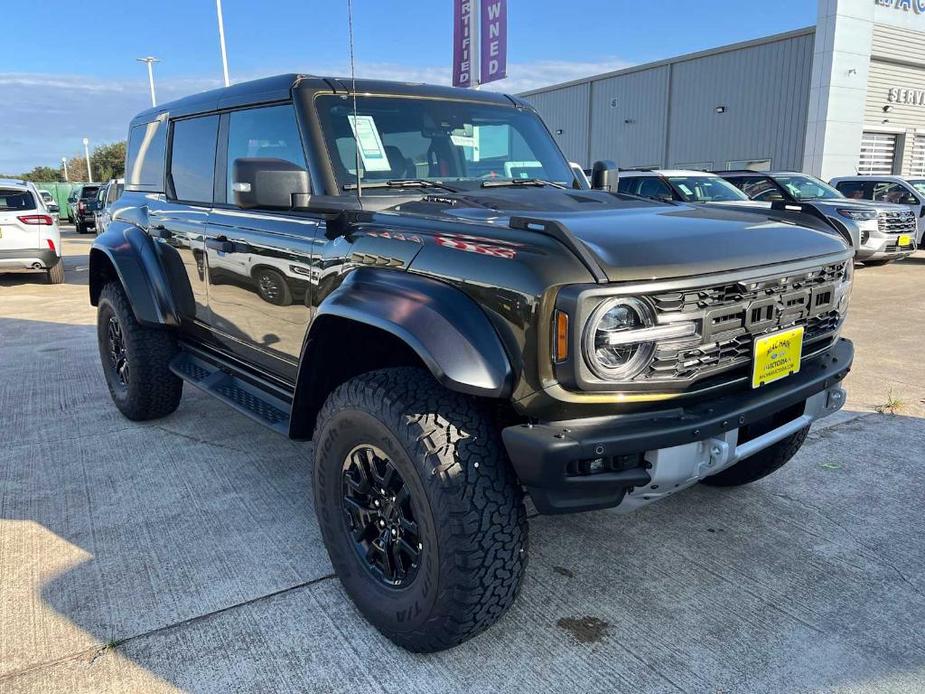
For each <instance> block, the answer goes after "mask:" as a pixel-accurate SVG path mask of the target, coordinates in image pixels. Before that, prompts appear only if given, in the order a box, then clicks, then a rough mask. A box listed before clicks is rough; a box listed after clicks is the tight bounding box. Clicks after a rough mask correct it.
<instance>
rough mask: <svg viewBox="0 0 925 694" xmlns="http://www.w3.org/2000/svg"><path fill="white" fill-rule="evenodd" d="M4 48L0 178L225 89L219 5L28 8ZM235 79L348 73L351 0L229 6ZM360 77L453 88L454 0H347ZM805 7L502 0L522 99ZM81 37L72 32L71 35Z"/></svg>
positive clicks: (754, 27)
mask: <svg viewBox="0 0 925 694" xmlns="http://www.w3.org/2000/svg"><path fill="white" fill-rule="evenodd" d="M27 4H28V5H29V7H30V10H29V12H27V13H26V15H20V16H28V17H29V21H28V22H25V23H23V24H22V25H18V26H15V27H14V26H12V25H11V24H10V23H9V22H7V23H6V26H5V28H6V31H4V33H3V38H2V40H0V103H2V104H3V105H2V107H0V172H4V173H17V172H20V171H23V170H28V169H31V168H32V167H33V166H35V165H38V164H47V165H55V164H56V163H58V162H60V159H61V157H62V156H70V155H73V154H76V153H77V152H79V151H80V149H81V145H80V139H81V138H82V137H83V136H87V137H89V138H90V139H91V141H92V142H93V143H96V144H99V143H103V142H112V141H115V140H119V139H123V138H124V137H125V132H126V129H127V124H128V120H129V119H130V118H131V116H132V115H133V114H134V113H136V112H137V111H139V110H141V109H143V108H145V107H146V106H147V105H148V103H149V102H148V93H147V79H146V73H145V72H144V66H143V65H142V64H140V63H136V62H135V60H134V59H135V58H136V57H138V56H143V55H149V54H153V55H156V56H158V57H160V58H161V59H162V61H163V62H161V63H159V64H158V65H156V67H155V71H156V73H155V79H156V83H157V90H158V100H159V101H161V102H163V101H167V100H168V99H172V98H176V97H179V96H182V95H184V94H189V93H192V92H196V91H200V90H202V89H208V88H211V87H214V86H220V80H221V59H220V55H219V50H218V32H217V28H216V21H215V3H214V1H213V0H160V1H158V0H154V1H151V0H148V1H147V2H141V1H140V0H122V1H121V2H113V3H102V4H99V3H89V4H87V3H82V2H74V1H73V0H68V1H66V2H65V1H58V0H33V2H31V3H27ZM223 5H224V13H225V35H226V43H227V46H228V56H229V67H230V72H231V79H232V81H241V80H244V79H249V78H253V77H259V76H265V75H269V74H274V73H279V72H289V71H295V72H299V71H301V72H314V73H316V74H330V73H335V74H344V73H346V71H347V65H348V63H347V48H346V40H347V38H346V37H347V22H346V0H326V1H325V2H320V1H318V0H223ZM353 5H354V16H355V34H356V53H357V63H358V74H360V75H365V76H369V77H381V78H389V77H393V78H396V79H417V80H424V81H430V82H438V83H447V82H448V80H449V63H450V58H451V51H452V48H451V14H452V3H451V0H417V1H412V0H354V2H353ZM815 18H816V3H814V2H812V1H811V0H773V1H770V0H698V1H697V2H678V1H676V0H663V1H661V2H640V1H639V0H583V1H581V2H578V1H576V0H570V1H568V0H567V1H563V0H509V18H508V24H509V32H510V37H509V56H508V75H509V79H507V80H504V81H503V82H499V83H497V84H496V85H494V88H497V89H502V90H504V91H510V92H517V91H522V90H524V89H530V88H534V87H537V86H542V85H545V84H552V83H556V82H562V81H565V80H569V79H574V78H576V77H581V76H585V75H590V74H595V73H597V72H603V71H606V70H612V69H616V68H619V67H625V66H628V65H633V64H639V63H644V62H648V61H651V60H658V59H661V58H667V57H671V56H674V55H679V54H682V53H688V52H692V51H697V50H702V49H706V48H712V47H715V46H720V45H723V44H726V43H733V42H736V41H744V40H747V39H751V38H757V37H760V36H766V35H768V34H773V33H777V32H781V31H788V30H791V29H796V28H799V27H804V26H809V25H811V24H813V23H815ZM75 37H76V38H75Z"/></svg>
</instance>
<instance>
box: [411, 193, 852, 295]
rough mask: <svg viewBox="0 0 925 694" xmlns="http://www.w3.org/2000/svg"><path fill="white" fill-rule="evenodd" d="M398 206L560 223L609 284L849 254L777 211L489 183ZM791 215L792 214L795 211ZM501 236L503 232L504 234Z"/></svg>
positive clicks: (822, 232)
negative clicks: (485, 186)
mask: <svg viewBox="0 0 925 694" xmlns="http://www.w3.org/2000/svg"><path fill="white" fill-rule="evenodd" d="M393 210H395V211H398V212H401V213H402V214H415V215H423V216H427V217H431V218H433V217H439V218H442V219H444V220H446V219H456V220H467V221H472V222H479V223H481V224H484V225H489V226H491V227H495V228H497V229H498V230H499V232H500V231H501V230H502V229H504V228H507V227H508V226H509V224H510V219H511V217H529V218H533V219H538V220H552V221H556V222H559V223H561V224H563V225H565V226H566V227H568V229H569V230H570V231H571V232H572V233H573V234H574V235H575V236H576V237H578V239H580V240H581V241H582V242H583V243H584V244H585V246H587V248H588V249H589V250H590V251H591V253H593V254H594V256H595V257H596V258H597V261H598V263H599V264H600V266H601V268H602V269H603V270H604V272H605V273H606V274H607V276H608V278H609V279H610V281H612V282H619V281H635V280H652V279H666V278H672V277H683V276H694V275H704V274H709V273H714V272H724V271H729V270H738V269H742V268H751V267H760V266H766V265H776V264H780V263H786V262H791V261H796V260H805V259H808V258H814V257H820V256H827V255H831V254H834V253H844V252H845V251H846V250H847V246H846V244H845V243H844V241H842V240H841V237H840V235H839V234H838V233H837V232H836V231H835V230H833V229H830V228H829V227H827V226H824V225H823V224H822V222H816V221H815V220H813V219H811V218H808V217H805V218H804V219H805V220H806V224H816V225H818V226H816V227H810V226H800V225H797V224H795V223H793V222H792V221H790V220H789V219H788V214H786V213H780V212H776V211H773V210H766V209H757V208H756V209H755V210H754V211H749V210H745V209H733V208H728V209H727V208H723V207H719V206H708V205H684V204H665V203H659V202H654V201H649V200H643V199H640V198H635V197H630V196H623V195H617V194H612V193H604V192H600V191H587V190H558V189H552V188H491V189H484V190H480V191H474V192H471V193H469V192H466V193H458V194H456V193H454V194H443V193H441V194H439V195H428V196H425V197H424V198H423V199H421V200H415V201H410V202H405V203H403V204H401V205H398V206H397V207H395V208H393ZM790 219H792V217H790ZM498 237H499V238H503V236H501V235H500V234H499V236H498Z"/></svg>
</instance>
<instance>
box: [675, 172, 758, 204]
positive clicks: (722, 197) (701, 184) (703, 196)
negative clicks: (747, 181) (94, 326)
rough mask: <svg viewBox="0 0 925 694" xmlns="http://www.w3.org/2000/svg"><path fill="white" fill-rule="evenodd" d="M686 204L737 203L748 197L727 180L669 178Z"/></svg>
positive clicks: (710, 177)
mask: <svg viewBox="0 0 925 694" xmlns="http://www.w3.org/2000/svg"><path fill="white" fill-rule="evenodd" d="M668 180H669V182H670V183H671V185H672V186H674V189H675V190H676V191H677V192H678V195H680V196H681V199H682V200H684V202H734V201H735V202H737V201H741V200H748V196H747V195H746V194H745V193H743V192H742V191H741V190H739V189H738V188H736V187H735V186H734V185H732V184H731V183H729V182H728V181H726V180H723V179H722V178H719V177H715V178H714V177H713V176H669V177H668Z"/></svg>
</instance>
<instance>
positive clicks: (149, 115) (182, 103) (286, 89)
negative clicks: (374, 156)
mask: <svg viewBox="0 0 925 694" xmlns="http://www.w3.org/2000/svg"><path fill="white" fill-rule="evenodd" d="M351 83H352V81H351V79H350V78H349V77H318V76H315V75H303V74H298V73H287V74H283V75H274V76H272V77H264V78H261V79H257V80H251V81H249V82H240V83H238V84H233V85H231V86H230V87H220V88H218V89H211V90H209V91H205V92H200V93H198V94H191V95H190V96H186V97H183V98H181V99H176V100H174V101H170V102H167V103H164V104H159V105H158V106H155V107H152V108H149V109H146V110H145V111H142V112H141V113H139V114H138V115H136V116H135V117H134V118H133V119H132V125H136V124H138V123H149V122H151V121H153V120H154V119H155V118H157V116H159V115H160V114H162V113H168V114H170V116H171V117H175V116H184V115H193V114H195V113H204V112H208V111H216V110H219V109H222V108H234V107H235V106H247V105H251V104H259V103H270V102H273V101H284V100H286V99H288V98H289V97H290V94H291V93H292V92H293V91H294V90H302V89H307V90H312V91H320V92H329V93H331V94H351V93H353V92H352V89H351ZM356 93H357V94H358V95H364V94H371V95H385V96H410V97H430V98H435V97H436V98H443V99H457V100H460V99H461V100H465V101H472V102H481V103H491V104H499V105H506V106H513V105H520V106H526V107H528V108H530V109H532V108H533V107H532V106H530V105H529V104H527V103H526V102H525V101H521V100H520V99H517V98H515V97H511V96H508V95H506V94H501V93H499V92H490V91H475V90H472V89H459V88H456V87H446V86H438V85H432V84H423V83H413V82H395V81H389V80H372V79H357V80H356Z"/></svg>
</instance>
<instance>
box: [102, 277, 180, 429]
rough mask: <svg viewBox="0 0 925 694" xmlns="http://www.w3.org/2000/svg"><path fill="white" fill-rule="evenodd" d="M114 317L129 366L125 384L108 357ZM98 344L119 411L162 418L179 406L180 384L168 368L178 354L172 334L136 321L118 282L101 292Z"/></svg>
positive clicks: (134, 417) (140, 417)
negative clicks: (110, 330)
mask: <svg viewBox="0 0 925 694" xmlns="http://www.w3.org/2000/svg"><path fill="white" fill-rule="evenodd" d="M113 316H115V318H116V320H117V321H118V325H119V326H120V328H121V334H122V336H123V341H124V345H125V353H126V355H127V361H128V363H129V368H130V371H129V377H128V380H127V383H125V384H123V383H121V382H120V380H119V377H118V374H117V372H116V368H115V366H114V364H113V362H112V360H111V359H110V356H109V351H108V350H109V343H108V339H109V338H108V329H109V319H110V317H113ZM97 342H98V344H99V350H100V360H101V361H102V365H103V374H104V375H105V377H106V384H107V385H108V386H109V393H110V395H112V400H113V402H114V403H115V404H116V407H118V408H119V411H120V412H121V413H122V414H123V415H125V416H126V417H128V418H129V419H131V420H134V421H144V420H148V419H158V418H160V417H165V416H166V415H168V414H170V413H171V412H173V411H174V410H176V409H177V406H178V405H179V404H180V397H181V396H182V394H183V381H182V380H181V379H180V378H178V377H177V376H175V375H174V374H173V372H171V370H170V368H169V364H170V360H171V359H172V358H173V357H174V355H175V354H176V353H177V342H176V338H175V336H174V334H173V333H172V332H171V331H170V330H168V329H166V328H152V327H147V326H144V325H141V324H140V323H139V322H138V321H137V320H135V314H134V313H133V312H132V307H131V305H130V304H129V302H128V299H127V298H126V296H125V292H124V291H123V290H122V286H121V285H120V284H119V283H118V282H110V283H108V284H107V285H106V286H105V287H103V290H102V292H101V293H100V300H99V307H98V311H97Z"/></svg>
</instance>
